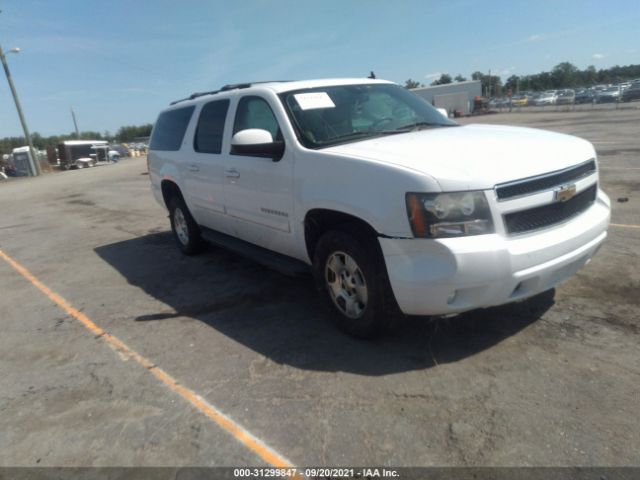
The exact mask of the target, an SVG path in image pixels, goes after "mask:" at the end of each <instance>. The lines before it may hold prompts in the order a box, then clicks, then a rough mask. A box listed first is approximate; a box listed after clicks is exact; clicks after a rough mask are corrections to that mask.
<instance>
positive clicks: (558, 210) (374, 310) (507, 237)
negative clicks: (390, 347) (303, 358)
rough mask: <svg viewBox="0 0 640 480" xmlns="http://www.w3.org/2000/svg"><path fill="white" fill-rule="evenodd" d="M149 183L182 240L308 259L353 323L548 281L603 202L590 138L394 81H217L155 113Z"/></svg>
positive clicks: (569, 259)
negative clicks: (453, 102)
mask: <svg viewBox="0 0 640 480" xmlns="http://www.w3.org/2000/svg"><path fill="white" fill-rule="evenodd" d="M148 162H149V172H150V179H151V185H152V190H153V193H154V195H155V197H156V199H157V200H158V202H160V203H161V204H162V205H163V206H165V207H166V208H167V209H168V210H169V214H170V220H171V228H172V231H173V234H174V237H175V239H176V242H177V245H178V247H179V248H180V249H181V250H182V252H184V253H185V254H193V253H196V252H197V251H199V249H200V247H201V245H202V242H203V239H204V240H207V241H209V242H210V243H214V244H217V245H222V246H224V247H226V248H230V249H233V250H236V251H238V252H240V253H242V254H245V255H248V256H251V257H253V258H255V259H256V260H258V261H260V262H262V263H264V264H267V265H270V266H272V267H274V268H277V269H279V270H281V271H286V272H289V273H299V272H303V271H305V270H307V271H309V270H311V271H312V272H313V275H314V277H315V280H316V282H317V285H318V288H319V291H320V292H321V295H322V296H323V297H324V298H325V299H326V302H327V303H328V305H329V306H330V308H332V309H333V310H334V313H335V314H334V315H333V316H334V317H335V319H336V322H337V323H338V325H339V326H340V327H341V328H342V329H344V330H345V331H347V332H348V333H350V334H352V335H356V336H369V335H372V334H374V333H377V332H379V331H380V330H381V328H382V327H384V326H386V324H387V323H388V321H389V319H390V318H392V317H393V315H392V313H393V312H394V311H397V310H398V309H399V310H400V311H401V312H403V313H404V314H409V315H447V314H453V313H458V312H463V311H467V310H471V309H476V308H482V307H489V306H494V305H501V304H505V303H508V302H513V301H517V300H522V299H525V298H527V297H530V296H533V295H535V294H538V293H540V292H543V291H545V290H548V289H551V288H552V287H554V286H555V285H557V284H558V283H560V282H561V281H563V280H565V279H567V278H568V277H570V276H571V275H573V274H574V273H575V272H576V271H577V270H578V269H579V268H580V267H582V266H583V265H585V263H587V262H588V261H589V259H590V258H591V257H592V256H593V255H594V254H595V253H596V251H597V250H598V248H599V247H600V245H601V244H602V242H603V241H604V239H605V237H606V235H607V227H608V224H609V212H610V202H609V199H608V197H607V196H606V195H605V194H604V193H603V192H602V191H601V190H600V189H599V188H598V165H597V159H596V152H595V151H594V148H593V146H592V145H591V144H590V143H589V142H587V141H585V140H582V139H580V138H576V137H572V136H568V135H562V134H557V133H551V132H547V131H541V130H533V129H528V128H515V127H506V126H489V125H468V126H460V125H458V124H456V123H455V122H453V121H451V120H449V119H448V118H446V117H445V116H444V115H442V114H441V113H440V112H439V111H438V110H436V109H435V108H433V107H432V106H431V105H429V104H428V103H427V102H425V101H424V100H422V99H421V98H419V97H417V96H416V95H414V94H412V93H411V92H409V91H407V90H406V89H404V88H402V87H400V86H399V85H396V84H394V83H390V82H386V81H381V80H368V79H367V80H363V79H340V80H313V81H293V82H262V83H247V84H237V85H228V86H225V87H223V88H222V89H220V90H218V91H214V92H203V93H196V94H193V95H191V96H190V97H188V98H186V99H184V100H178V101H176V102H173V103H172V104H171V106H170V107H169V108H167V109H166V110H164V111H163V112H162V113H161V114H160V116H159V118H158V120H157V122H156V124H155V126H154V128H153V132H152V135H151V142H150V148H149V156H148Z"/></svg>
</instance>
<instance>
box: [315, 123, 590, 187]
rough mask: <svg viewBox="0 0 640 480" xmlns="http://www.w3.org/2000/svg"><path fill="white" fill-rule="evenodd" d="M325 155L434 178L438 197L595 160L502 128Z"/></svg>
mask: <svg viewBox="0 0 640 480" xmlns="http://www.w3.org/2000/svg"><path fill="white" fill-rule="evenodd" d="M324 151H325V152H327V153H336V154H339V155H347V156H352V157H356V158H360V159H365V160H375V161H380V162H385V163H392V164H396V165H399V166H402V167H405V168H409V169H412V170H416V171H419V172H421V173H424V174H426V175H429V176H430V177H433V178H434V179H435V180H436V181H437V182H438V183H439V184H440V186H441V188H442V190H443V191H456V190H471V189H490V188H493V187H494V185H496V184H498V183H503V182H508V181H511V180H518V179H521V178H526V177H531V176H534V175H540V174H543V173H548V172H552V171H554V170H561V169H563V168H567V167H570V166H572V165H576V164H578V163H582V162H584V161H586V160H589V159H590V158H594V157H595V152H594V149H593V146H592V145H591V143H589V142H588V141H586V140H583V139H580V138H577V137H573V136H570V135H563V134H559V133H553V132H548V131H545V130H537V129H533V128H522V127H507V126H501V125H466V126H461V127H442V128H434V129H426V130H420V131H416V132H411V133H404V134H397V135H390V136H386V137H380V138H375V139H371V140H365V141H361V142H354V143H349V144H344V145H338V146H335V147H330V148H327V149H325V150H324Z"/></svg>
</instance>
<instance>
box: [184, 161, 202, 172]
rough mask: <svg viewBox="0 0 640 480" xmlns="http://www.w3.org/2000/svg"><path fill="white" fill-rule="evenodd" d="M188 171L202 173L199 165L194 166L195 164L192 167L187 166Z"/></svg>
mask: <svg viewBox="0 0 640 480" xmlns="http://www.w3.org/2000/svg"><path fill="white" fill-rule="evenodd" d="M187 169H188V170H189V171H190V172H199V171H200V169H199V168H198V166H197V165H194V164H193V163H192V164H191V165H188V166H187Z"/></svg>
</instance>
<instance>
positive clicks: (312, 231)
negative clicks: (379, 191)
mask: <svg viewBox="0 0 640 480" xmlns="http://www.w3.org/2000/svg"><path fill="white" fill-rule="evenodd" d="M330 230H340V231H344V232H346V233H350V234H352V235H355V236H358V237H361V236H365V237H366V238H367V239H377V237H378V236H379V235H380V234H379V233H378V231H377V230H376V229H375V228H373V226H371V224H370V223H368V222H367V221H365V220H363V219H362V218H360V217H357V216H355V215H352V214H349V213H345V212H341V211H338V210H332V209H327V208H314V209H311V210H309V211H308V212H307V213H306V215H305V217H304V241H305V247H306V250H307V255H308V256H309V259H310V260H311V261H313V257H314V252H315V249H316V246H317V244H318V241H319V240H320V237H322V235H323V234H324V233H326V232H328V231H330ZM374 243H375V244H376V245H377V247H378V248H379V245H378V242H377V241H376V242H374Z"/></svg>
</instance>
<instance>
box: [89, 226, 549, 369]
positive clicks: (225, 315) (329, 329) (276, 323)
mask: <svg viewBox="0 0 640 480" xmlns="http://www.w3.org/2000/svg"><path fill="white" fill-rule="evenodd" d="M173 243H174V240H173V237H172V234H171V232H170V231H167V232H159V233H150V234H148V235H145V236H141V237H137V238H133V239H131V240H125V241H121V242H117V243H112V244H108V245H104V246H101V247H98V248H96V249H95V252H96V253H97V255H98V256H99V257H100V258H102V259H103V260H104V261H105V262H107V263H108V264H109V265H110V266H111V267H113V268H114V269H115V270H116V271H118V272H119V273H120V274H121V275H122V276H123V277H124V278H125V279H126V280H127V282H128V283H129V284H130V285H132V286H135V287H137V288H140V289H141V290H142V291H144V292H145V293H146V294H148V295H150V296H152V297H153V298H155V299H157V300H158V301H160V302H161V303H162V304H164V306H163V307H162V308H160V309H159V310H158V311H150V312H147V313H144V314H142V315H138V316H136V317H135V318H131V321H135V322H149V321H171V320H172V319H178V318H181V317H190V318H194V319H197V320H199V321H201V322H203V323H205V324H207V325H208V326H210V327H211V328H214V329H216V330H217V331H219V332H221V333H223V334H224V335H226V336H227V337H229V338H231V339H233V340H235V341H237V342H239V343H241V344H243V345H245V346H246V347H248V348H250V349H252V350H253V351H255V352H258V353H260V354H261V355H264V356H265V357H267V358H269V359H271V360H273V361H274V362H276V363H278V364H285V365H290V366H293V367H296V368H300V369H305V370H315V371H345V372H352V373H356V374H361V375H370V376H378V375H386V374H389V373H397V372H403V371H410V370H422V369H427V368H430V367H432V366H434V365H437V364H442V363H450V362H456V361H458V360H461V359H464V358H467V357H470V356H472V355H474V354H476V353H478V352H480V351H483V350H486V349H489V348H491V347H492V346H494V345H496V344H498V343H500V342H501V341H503V340H504V339H506V338H508V337H510V336H512V335H515V334H517V333H518V332H519V331H520V330H522V329H524V328H526V327H527V326H528V325H530V324H532V323H534V322H535V321H536V320H538V319H539V318H540V317H541V316H542V315H543V314H544V313H545V312H546V311H547V310H548V309H549V308H550V307H551V306H552V305H553V302H554V300H553V298H554V291H553V290H551V291H547V292H545V293H543V294H540V295H538V296H536V297H532V298H530V299H528V300H526V301H523V302H520V303H513V304H508V305H503V306H501V307H494V308H488V309H483V310H475V311H471V312H468V313H465V314H461V315H458V316H456V317H450V318H437V319H436V318H433V319H432V318H428V317H401V318H399V319H398V321H397V322H396V325H395V328H394V329H393V331H391V332H389V333H390V334H389V335H385V336H383V337H380V338H376V339H373V340H368V341H363V340H359V339H355V338H352V337H350V336H347V335H345V334H344V333H341V332H340V331H339V330H337V329H335V328H333V326H332V325H331V324H330V318H331V314H330V313H328V311H326V310H325V308H324V305H323V304H322V303H321V301H320V299H319V298H318V296H317V295H316V292H315V287H314V284H313V280H312V279H311V278H310V277H308V278H307V277H295V278H294V277H288V276H285V275H283V274H280V273H278V272H276V271H274V270H270V269H267V268H265V267H262V266H261V265H259V264H257V263H255V262H253V261H250V260H248V259H245V258H244V257H241V256H239V255H237V254H235V253H231V252H229V251H227V250H223V249H217V248H209V249H208V251H207V252H205V253H204V254H203V255H201V256H198V257H187V256H184V255H182V254H181V253H180V252H178V251H177V249H176V248H175V247H174V244H173Z"/></svg>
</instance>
